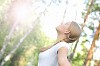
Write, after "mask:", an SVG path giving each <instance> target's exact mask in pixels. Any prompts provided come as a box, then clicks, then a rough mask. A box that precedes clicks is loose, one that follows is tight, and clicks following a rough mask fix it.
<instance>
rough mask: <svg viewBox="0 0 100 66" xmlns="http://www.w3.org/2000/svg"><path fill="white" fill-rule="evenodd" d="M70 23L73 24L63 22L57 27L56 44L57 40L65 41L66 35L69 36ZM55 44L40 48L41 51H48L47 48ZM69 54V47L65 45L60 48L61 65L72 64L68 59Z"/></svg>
mask: <svg viewBox="0 0 100 66" xmlns="http://www.w3.org/2000/svg"><path fill="white" fill-rule="evenodd" d="M70 24H71V22H67V23H61V24H60V25H59V26H57V27H56V31H57V41H56V43H55V44H57V42H60V41H64V39H66V36H68V35H69V34H70V31H68V28H69V26H70ZM55 44H53V45H51V46H48V47H45V48H42V49H40V51H41V52H43V51H46V50H47V49H49V48H51V47H52V46H54V45H55ZM67 54H68V49H67V48H65V47H61V48H60V49H59V50H58V64H59V66H71V64H70V62H69V61H68V59H67Z"/></svg>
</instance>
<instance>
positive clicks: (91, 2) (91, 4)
mask: <svg viewBox="0 0 100 66" xmlns="http://www.w3.org/2000/svg"><path fill="white" fill-rule="evenodd" d="M93 3H94V0H91V1H90V5H89V8H88V10H87V13H86V16H85V17H84V23H83V25H82V28H81V29H82V30H83V28H84V26H85V22H86V20H87V18H88V15H89V14H90V12H91V8H92V6H93ZM78 42H79V39H78V40H77V41H76V44H75V47H74V49H73V53H71V55H70V60H72V58H73V56H74V53H75V52H76V48H77V44H78Z"/></svg>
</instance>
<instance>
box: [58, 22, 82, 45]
mask: <svg viewBox="0 0 100 66" xmlns="http://www.w3.org/2000/svg"><path fill="white" fill-rule="evenodd" d="M56 30H57V33H58V38H62V39H64V40H65V41H66V42H68V43H71V42H74V41H76V40H77V39H78V38H79V37H80V35H81V29H80V27H79V25H78V24H77V23H76V22H74V21H72V22H67V23H62V24H61V25H59V26H57V28H56ZM59 36H60V37H59ZM62 39H61V40H62Z"/></svg>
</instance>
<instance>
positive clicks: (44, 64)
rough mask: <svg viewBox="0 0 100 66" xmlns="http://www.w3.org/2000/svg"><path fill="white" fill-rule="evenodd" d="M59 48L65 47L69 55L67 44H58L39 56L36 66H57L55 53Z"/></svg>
mask: <svg viewBox="0 0 100 66" xmlns="http://www.w3.org/2000/svg"><path fill="white" fill-rule="evenodd" d="M61 47H66V48H67V49H68V53H69V51H70V46H69V44H67V43H66V42H59V43H58V44H56V45H54V46H53V47H51V48H50V49H48V50H46V51H44V52H41V53H40V54H39V59H38V66H59V65H58V60H57V51H58V49H59V48H61Z"/></svg>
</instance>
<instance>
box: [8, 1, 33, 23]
mask: <svg viewBox="0 0 100 66" xmlns="http://www.w3.org/2000/svg"><path fill="white" fill-rule="evenodd" d="M33 13H34V12H33V9H32V6H31V4H30V3H27V2H26V1H25V2H21V1H20V2H16V3H14V4H13V6H12V7H11V10H10V14H9V15H11V19H13V21H16V22H20V23H30V21H31V22H32V20H33V19H32V18H33Z"/></svg>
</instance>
